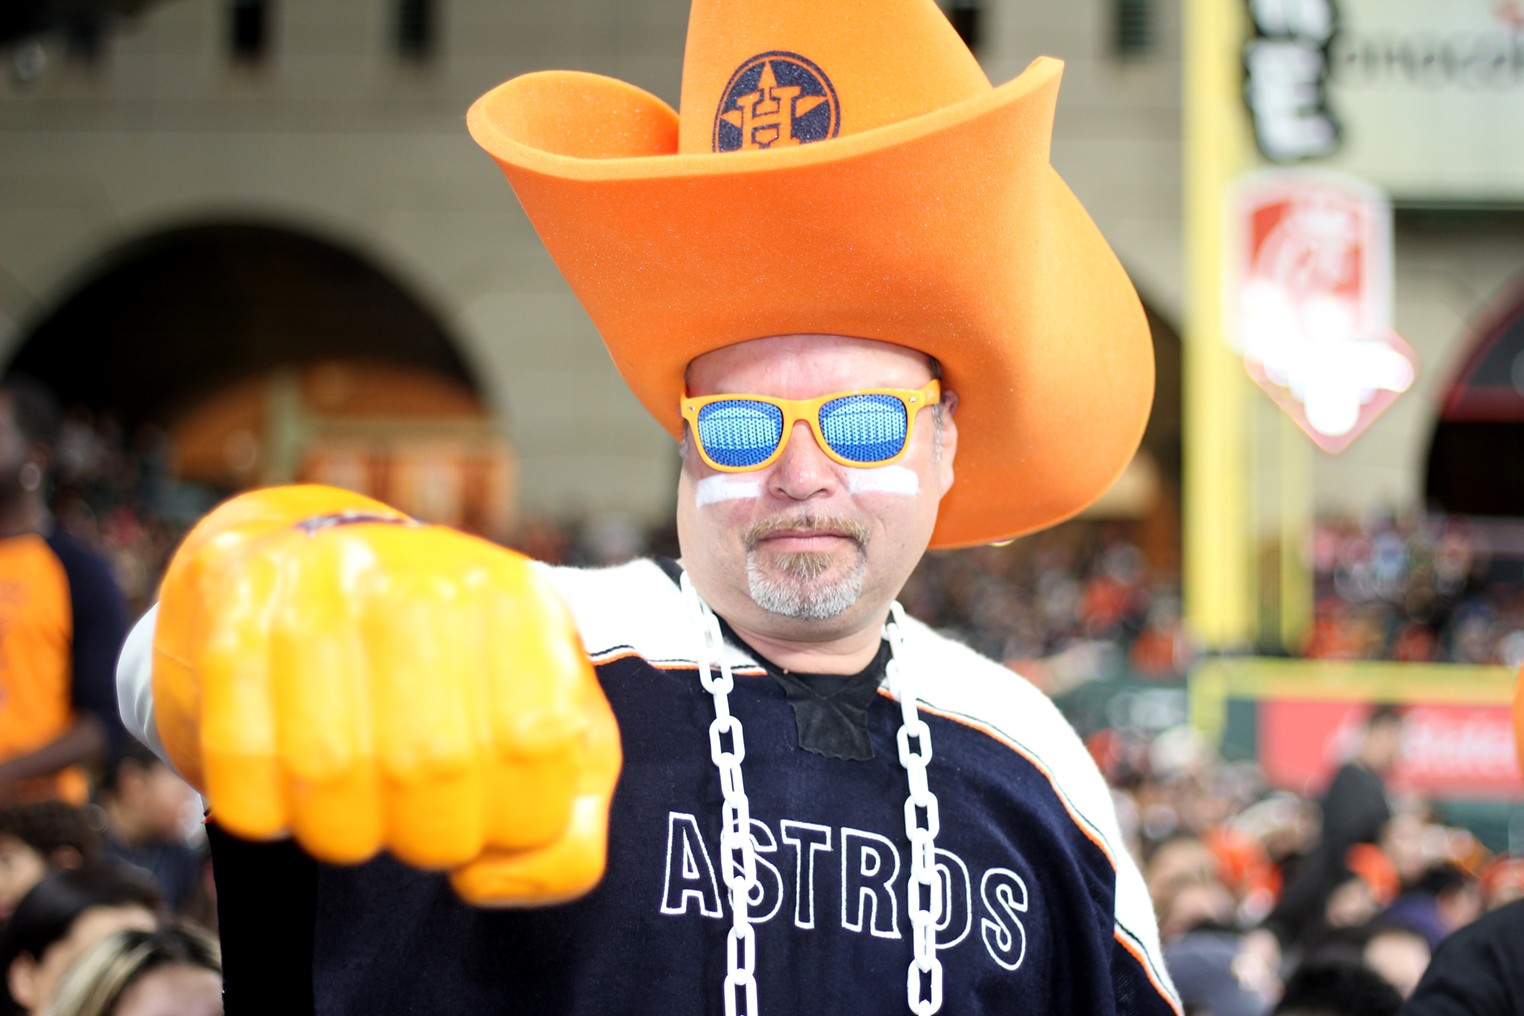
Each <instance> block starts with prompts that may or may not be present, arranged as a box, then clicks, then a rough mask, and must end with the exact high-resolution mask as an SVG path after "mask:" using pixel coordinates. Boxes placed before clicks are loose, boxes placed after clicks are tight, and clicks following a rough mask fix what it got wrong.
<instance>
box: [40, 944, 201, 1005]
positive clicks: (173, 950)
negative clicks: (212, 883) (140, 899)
mask: <svg viewBox="0 0 1524 1016" xmlns="http://www.w3.org/2000/svg"><path fill="white" fill-rule="evenodd" d="M221 1013H222V952H221V950H220V949H219V947H218V945H217V940H216V939H215V938H213V937H212V936H211V935H210V934H208V933H207V932H206V931H203V930H202V929H200V928H198V927H196V926H195V925H192V924H184V923H182V924H168V925H164V926H162V927H159V928H154V929H152V930H143V929H140V928H132V929H129V930H126V931H120V932H117V933H115V934H113V935H109V936H107V937H106V938H104V939H102V940H101V941H99V942H97V943H96V944H95V946H94V947H92V948H91V949H90V950H89V951H88V952H86V953H85V954H84V955H82V956H80V957H79V959H77V960H76V961H75V962H74V964H73V966H71V967H70V968H69V971H68V973H66V974H65V975H64V978H63V980H62V981H61V982H60V983H59V985H58V991H57V993H56V994H54V996H53V999H52V1001H51V1002H49V1003H48V1004H47V1005H46V1006H44V1007H43V1009H42V1011H41V1014H40V1016H171V1014H173V1016H220V1014H221Z"/></svg>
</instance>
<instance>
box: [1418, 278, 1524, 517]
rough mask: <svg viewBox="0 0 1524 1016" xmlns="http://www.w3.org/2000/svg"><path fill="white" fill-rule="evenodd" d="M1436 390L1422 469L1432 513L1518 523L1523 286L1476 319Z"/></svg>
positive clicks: (1523, 509) (1523, 450)
mask: <svg viewBox="0 0 1524 1016" xmlns="http://www.w3.org/2000/svg"><path fill="white" fill-rule="evenodd" d="M1466 347H1467V349H1468V350H1469V351H1468V353H1467V354H1466V357H1465V359H1464V360H1463V361H1462V363H1461V367H1460V369H1459V370H1458V371H1457V372H1456V374H1455V376H1454V377H1453V378H1452V379H1451V381H1450V382H1449V384H1448V386H1447V387H1446V389H1445V391H1444V395H1443V398H1442V400H1441V403H1440V408H1439V413H1438V416H1437V418H1436V419H1435V422H1434V432H1433V435H1432V437H1431V439H1430V443H1429V451H1428V456H1427V463H1426V469H1425V481H1424V496H1425V499H1426V500H1427V502H1428V503H1429V504H1430V505H1431V506H1432V507H1434V508H1437V509H1439V510H1442V511H1446V512H1459V513H1462V514H1468V515H1490V516H1505V517H1512V518H1520V517H1524V280H1521V281H1519V282H1516V283H1515V284H1514V285H1513V286H1512V287H1510V288H1509V289H1508V290H1506V291H1505V292H1504V293H1503V295H1502V296H1501V297H1500V298H1498V299H1497V300H1495V301H1494V303H1493V305H1492V307H1491V308H1490V309H1489V310H1488V311H1487V312H1486V313H1485V314H1483V315H1482V316H1481V318H1480V319H1479V324H1478V326H1477V327H1476V328H1475V329H1473V331H1472V335H1471V337H1470V339H1469V340H1468V341H1467V343H1466Z"/></svg>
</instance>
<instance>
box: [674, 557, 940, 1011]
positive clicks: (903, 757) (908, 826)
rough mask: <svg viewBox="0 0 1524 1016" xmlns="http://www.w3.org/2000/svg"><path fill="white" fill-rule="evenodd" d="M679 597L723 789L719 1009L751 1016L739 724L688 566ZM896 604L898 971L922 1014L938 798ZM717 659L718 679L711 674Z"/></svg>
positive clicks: (931, 941) (928, 975) (716, 626)
mask: <svg viewBox="0 0 1524 1016" xmlns="http://www.w3.org/2000/svg"><path fill="white" fill-rule="evenodd" d="M681 584H682V590H683V595H684V596H685V597H686V598H687V600H688V603H689V605H690V607H691V608H692V610H693V613H694V622H695V624H696V626H697V628H698V630H699V632H700V633H701V634H702V638H700V639H699V651H698V654H697V658H696V662H697V664H698V675H699V681H701V682H702V683H703V685H704V690H705V691H707V692H709V694H710V696H712V697H713V698H714V722H713V723H711V724H709V757H710V759H711V760H712V761H713V762H714V766H715V768H716V769H717V770H719V774H720V792H721V793H722V794H723V796H724V805H723V814H722V818H721V828H720V865H721V871H722V872H723V873H724V879H725V888H726V890H727V891H728V893H729V896H730V913H731V923H730V933H729V935H728V936H727V937H726V941H725V953H726V957H725V959H726V962H725V1016H739V1014H743V1013H744V1014H745V1016H758V1013H759V1012H760V1010H759V1009H758V1008H757V980H756V966H757V936H756V931H755V930H754V929H753V928H752V925H751V915H750V907H751V905H752V903H754V902H758V901H756V900H753V899H752V895H753V892H754V891H755V890H756V889H757V888H758V885H757V853H756V844H755V843H754V842H753V841H752V836H751V804H750V801H749V800H748V799H747V797H746V785H745V782H744V780H743V779H742V776H741V761H742V760H743V759H745V758H746V741H745V739H744V737H743V736H742V733H741V721H740V719H738V718H737V717H736V716H735V715H734V714H733V713H731V711H730V692H731V689H733V688H734V687H735V677H734V676H733V675H732V674H731V671H730V662H729V660H727V659H726V656H725V649H724V644H725V639H724V636H723V635H722V634H721V632H720V621H719V618H717V617H716V616H715V614H714V611H712V610H710V609H709V605H708V604H706V603H705V602H704V601H703V599H702V598H701V597H700V596H699V595H698V591H697V590H695V589H694V588H693V583H692V582H690V581H689V579H688V573H687V572H684V573H683V575H682V582H681ZM903 620H904V611H903V609H902V608H901V607H900V605H899V604H898V603H895V604H892V605H891V606H890V608H889V619H888V621H887V622H885V624H884V636H885V638H887V639H888V640H889V650H890V655H889V663H888V667H887V677H888V679H889V687H890V690H892V691H893V692H894V693H895V694H896V695H898V696H899V700H900V715H901V717H902V720H901V725H900V730H899V735H898V740H899V749H900V763H901V764H902V765H903V766H904V767H905V774H906V776H907V777H908V779H909V783H910V794H909V796H908V797H907V798H906V799H905V834H906V835H907V836H908V837H909V839H910V884H909V890H908V895H909V906H908V908H907V909H908V913H909V915H910V937H911V943H912V946H913V949H914V958H913V959H912V960H911V962H910V968H909V971H908V973H907V975H906V993H907V997H908V999H909V1002H910V1011H911V1012H913V1013H915V1014H916V1016H931V1014H932V1013H935V1012H936V1011H937V1010H939V1009H941V1008H942V961H941V960H939V959H937V924H938V922H939V921H940V920H941V919H942V903H943V900H942V875H941V871H940V870H939V869H938V868H937V863H936V836H937V831H938V829H939V827H940V821H939V819H938V817H937V797H936V795H935V794H933V793H932V792H931V788H930V786H929V785H928V783H927V780H926V764H927V763H928V762H930V761H931V728H930V727H928V726H927V725H926V721H924V720H922V719H921V717H920V714H919V711H918V707H919V702H920V700H919V698H918V697H917V696H916V694H915V689H914V686H913V683H912V675H911V673H910V670H909V668H907V667H901V666H900V660H901V659H902V658H903V656H904V645H905V637H904V634H903V632H902V631H901V622H902V621H903ZM716 664H718V667H719V672H720V676H719V677H718V678H716V677H715V676H714V671H715V666H716Z"/></svg>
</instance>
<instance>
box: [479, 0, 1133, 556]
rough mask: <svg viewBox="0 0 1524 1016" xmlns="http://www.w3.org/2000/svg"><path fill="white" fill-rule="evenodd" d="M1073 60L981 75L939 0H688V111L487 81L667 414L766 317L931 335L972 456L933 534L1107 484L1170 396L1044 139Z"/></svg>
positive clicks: (1017, 525) (593, 79)
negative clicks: (717, 353) (1158, 395)
mask: <svg viewBox="0 0 1524 1016" xmlns="http://www.w3.org/2000/svg"><path fill="white" fill-rule="evenodd" d="M1061 68H1062V65H1061V64H1060V63H1059V62H1058V61H1056V60H1052V59H1048V58H1040V59H1038V60H1036V61H1035V62H1033V64H1032V65H1031V66H1030V67H1029V68H1028V69H1027V70H1026V71H1025V72H1024V73H1023V74H1022V75H1021V76H1020V77H1018V78H1016V79H1015V80H1013V81H1010V82H1007V83H1006V84H1004V85H1001V86H1000V87H998V88H995V87H991V85H990V83H989V80H988V78H986V77H985V75H984V73H983V71H982V70H981V69H980V67H979V65H978V63H977V61H975V59H974V57H973V56H972V54H970V53H969V51H968V49H967V47H966V46H965V45H964V44H963V42H962V40H961V39H959V38H958V35H957V33H956V32H955V31H954V30H953V28H952V26H951V25H950V24H949V23H948V21H947V18H946V17H945V16H944V15H943V14H942V12H941V10H940V9H939V8H938V7H937V6H936V4H935V3H934V2H933V0H771V2H767V3H755V2H749V0H747V2H743V0H695V2H694V4H693V10H692V16H691V18H690V21H689V25H688V43H687V53H686V56H685V59H684V65H683V81H682V96H681V103H680V106H681V112H680V113H679V112H674V111H673V110H672V108H671V107H669V106H668V105H666V104H665V103H664V102H662V101H661V100H660V99H658V98H656V97H655V96H653V95H650V94H649V93H647V92H644V91H642V90H640V89H638V88H636V87H634V86H632V85H629V84H626V83H624V82H621V81H617V80H614V79H611V78H606V77H601V76H598V75H593V74H586V73H580V72H573V71H549V72H542V73H535V74H527V75H524V76H522V77H517V78H514V79H513V80H511V81H508V82H506V83H505V84H502V85H500V86H498V87H497V88H495V89H493V90H492V91H490V92H488V93H487V94H486V95H484V96H482V97H481V98H480V99H478V100H477V101H476V103H475V104H474V105H473V106H472V107H471V111H470V113H469V115H468V117H467V123H468V124H469V126H470V129H471V134H472V136H473V137H474V138H475V139H476V141H477V143H479V144H480V145H481V146H482V147H483V148H485V149H486V150H487V151H488V152H489V153H491V155H492V157H493V158H494V159H495V160H496V161H497V163H498V165H499V166H501V167H502V170H503V172H504V173H505V174H506V175H507V177H508V180H509V182H510V183H511V184H512V186H513V189H514V191H515V193H516V194H517V195H518V198H519V201H520V202H521V203H522V204H523V206H524V210H525V212H526V213H527V214H528V216H529V219H530V221H531V222H532V223H533V224H534V227H535V229H536V230H537V231H538V232H539V234H540V238H541V239H542V240H543V241H544V243H545V246H546V248H547V249H548V250H549V251H550V254H551V256H552V257H553V258H554V259H555V261H556V264H557V265H558V266H559V268H560V269H561V271H562V273H563V274H564V275H565V276H566V279H567V281H568V282H569V283H570V284H571V287H572V289H573V291H574V292H575V293H576V294H577V297H578V298H579V299H580V300H581V302H582V304H583V306H584V307H585V308H586V310H587V312H588V314H589V315H590V316H591V317H592V320H593V323H594V324H595V325H596V326H597V328H598V330H599V332H600V333H601V335H602V336H603V340H604V342H605V344H606V345H607V346H608V349H609V353H610V355H612V357H613V359H614V363H615V365H616V366H617V367H618V369H619V372H620V373H621V374H622V375H623V376H624V379H625V381H626V382H627V383H628V384H629V386H630V388H631V389H632V390H633V391H634V393H635V395H636V396H637V397H638V398H639V399H640V401H641V402H642V403H643V404H644V405H645V407H646V409H647V410H648V411H650V413H651V415H652V416H654V417H656V419H657V420H658V421H660V422H661V423H662V425H663V426H665V427H666V428H667V429H668V430H669V431H670V432H671V433H672V435H673V436H674V437H680V436H681V433H682V419H681V417H680V415H679V412H678V401H679V399H680V398H681V397H682V395H683V374H684V371H685V369H686V368H687V366H688V364H689V362H690V361H692V360H693V358H694V357H696V356H698V355H699V354H701V353H705V352H708V351H710V350H713V349H717V348H720V347H722V346H728V345H732V344H734V343H737V342H744V341H746V340H749V339H757V338H763V337H767V336H773V335H786V334H800V333H826V334H835V335H846V336H852V337H856V338H866V339H878V340H881V341H885V342H892V343H897V344H899V345H902V346H909V347H911V348H914V349H918V350H920V351H922V352H925V353H928V354H930V355H932V356H935V357H936V358H937V359H938V360H939V361H941V363H942V365H943V370H944V379H945V380H944V384H945V385H946V386H947V387H949V388H951V389H953V390H955V391H957V392H958V394H959V396H960V398H961V401H960V402H959V405H958V423H959V427H958V461H957V480H956V482H955V483H954V484H953V488H952V490H951V492H950V493H949V494H948V495H947V497H946V498H945V499H944V500H943V502H942V506H941V511H940V513H939V516H938V522H937V527H936V530H935V532H934V533H933V536H932V546H934V547H957V546H965V545H970V544H977V543H988V542H992V541H996V540H1003V539H1008V538H1010V537H1013V536H1018V535H1020V534H1022V533H1027V532H1031V531H1033V530H1036V529H1041V528H1043V527H1044V526H1048V525H1052V524H1053V523H1055V522H1058V521H1060V520H1062V519H1064V518H1067V517H1068V516H1070V515H1073V514H1074V513H1075V512H1078V511H1079V510H1080V509H1082V508H1083V507H1085V506H1086V505H1087V504H1089V503H1090V502H1091V501H1093V500H1095V498H1097V497H1099V496H1100V495H1101V493H1102V492H1103V491H1105V489H1106V488H1107V487H1108V486H1110V484H1111V483H1112V481H1113V480H1115V479H1116V477H1117V476H1118V475H1119V474H1120V473H1121V471H1122V469H1123V467H1125V466H1126V464H1127V461H1128V460H1129V459H1130V458H1131V457H1132V454H1133V452H1134V451H1135V449H1136V448H1137V444H1138V441H1139V439H1140V438H1141V436H1142V433H1143V426H1144V423H1145V422H1146V420H1147V417H1148V411H1149V405H1150V402H1151V400H1152V394H1153V352H1152V346H1151V344H1150V340H1149V333H1148V326H1147V323H1146V321H1145V318H1144V315H1143V310H1142V307H1141V306H1140V304H1139V302H1138V298H1137V295H1136V293H1135V292H1134V291H1133V288H1132V285H1131V283H1130V282H1129V281H1128V279H1127V276H1126V274H1125V273H1124V272H1123V270H1122V267H1121V265H1120V264H1118V262H1117V259H1116V256H1115V255H1114V254H1113V253H1112V251H1111V249H1110V248H1109V247H1108V246H1107V244H1106V241H1105V240H1104V239H1102V237H1101V235H1100V233H1099V232H1098V231H1097V230H1096V227H1095V224H1094V223H1093V222H1091V220H1090V217H1089V215H1087V214H1086V212H1085V210H1084V209H1083V208H1082V207H1080V204H1079V202H1078V201H1077V200H1076V199H1075V198H1074V195H1073V194H1071V193H1070V191H1069V189H1068V187H1067V186H1066V185H1065V184H1064V182H1063V181H1062V180H1061V179H1060V178H1059V176H1058V174H1057V173H1056V172H1054V170H1053V168H1052V166H1050V165H1049V163H1048V147H1049V141H1050V136H1051V131H1052V120H1053V108H1054V103H1055V101H1056V98H1057V94H1058V82H1059V76H1060V71H1061Z"/></svg>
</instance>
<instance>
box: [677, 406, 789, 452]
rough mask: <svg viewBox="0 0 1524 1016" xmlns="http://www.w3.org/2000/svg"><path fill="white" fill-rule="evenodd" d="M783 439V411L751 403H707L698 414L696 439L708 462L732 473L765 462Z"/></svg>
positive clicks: (774, 407) (775, 407)
mask: <svg viewBox="0 0 1524 1016" xmlns="http://www.w3.org/2000/svg"><path fill="white" fill-rule="evenodd" d="M782 437H783V410H781V409H779V408H778V407H777V406H772V405H769V404H767V403H766V402H756V401H754V400H752V399H725V400H723V401H721V402H711V403H709V404H708V405H707V406H704V407H703V408H702V409H700V410H699V411H698V439H699V443H700V444H702V445H703V446H704V452H705V453H706V454H707V455H708V456H709V458H710V459H712V460H713V461H715V462H717V463H719V464H720V465H722V466H730V467H731V468H733V469H747V468H750V467H752V466H756V465H759V464H761V463H762V462H765V461H766V460H767V457H768V456H769V455H771V454H772V453H773V450H774V449H776V448H777V447H778V442H779V441H780V440H781V439H782Z"/></svg>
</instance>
